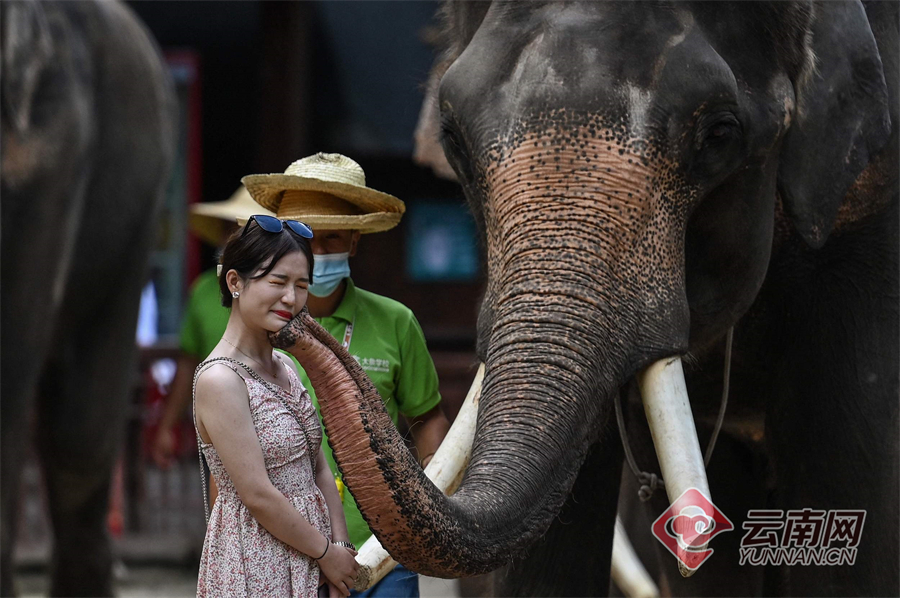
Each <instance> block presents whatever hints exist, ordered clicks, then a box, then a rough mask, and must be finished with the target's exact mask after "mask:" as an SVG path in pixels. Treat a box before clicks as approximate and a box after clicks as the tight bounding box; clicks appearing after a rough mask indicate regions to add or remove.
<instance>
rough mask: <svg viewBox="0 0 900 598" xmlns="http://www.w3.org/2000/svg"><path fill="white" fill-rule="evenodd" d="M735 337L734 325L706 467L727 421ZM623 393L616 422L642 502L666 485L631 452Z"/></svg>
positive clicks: (728, 339)
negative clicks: (645, 469)
mask: <svg viewBox="0 0 900 598" xmlns="http://www.w3.org/2000/svg"><path fill="white" fill-rule="evenodd" d="M733 339H734V328H733V327H732V328H729V329H728V334H727V335H726V336H725V371H724V373H723V380H722V402H721V404H720V405H719V415H718V417H717V418H716V425H715V427H714V428H713V433H712V436H710V438H709V444H708V445H707V447H706V455H705V456H704V457H703V465H704V466H705V467H709V461H710V459H712V455H713V451H714V450H715V448H716V440H718V438H719V431H720V430H721V429H722V423H723V422H724V421H725V409H726V408H727V407H728V392H729V387H730V379H731V346H732V341H733ZM621 394H622V393H618V394H617V395H616V398H615V401H614V403H615V405H616V422H618V424H619V436H620V437H621V438H622V447H623V448H624V449H625V460H626V461H627V462H628V467H629V468H630V469H631V473H633V474H634V477H635V478H636V479H637V481H638V484H640V488H639V489H638V497H639V498H640V499H641V502H647V501H648V500H650V498H651V497H652V496H653V493H654V492H656V489H657V488H658V487H659V486H660V485H664V484H665V482H664V481H663V479H662V478H661V477H659V476H658V475H656V474H655V473H652V472H649V471H643V470H641V468H640V467H638V464H637V461H636V460H635V458H634V453H632V452H631V443H630V442H629V441H628V432H627V431H626V430H625V417H624V415H623V413H622V397H621Z"/></svg>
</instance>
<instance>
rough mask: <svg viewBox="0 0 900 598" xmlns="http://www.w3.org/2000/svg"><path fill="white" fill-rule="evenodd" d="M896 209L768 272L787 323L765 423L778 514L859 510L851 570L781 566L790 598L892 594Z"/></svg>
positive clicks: (895, 552) (899, 556)
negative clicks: (794, 597) (862, 515)
mask: <svg viewBox="0 0 900 598" xmlns="http://www.w3.org/2000/svg"><path fill="white" fill-rule="evenodd" d="M896 205H897V204H896V200H895V203H894V207H893V208H892V209H891V210H890V211H889V213H888V214H886V215H884V216H880V217H873V218H870V219H868V220H867V221H864V222H862V223H860V226H859V227H858V229H856V230H853V231H846V232H844V233H843V234H842V235H840V236H838V237H835V238H833V239H830V240H829V242H828V243H827V244H826V245H825V246H824V247H823V248H822V249H820V250H819V251H818V252H816V253H815V254H813V255H811V254H810V253H809V252H808V251H807V250H806V249H805V248H801V249H794V250H793V255H792V256H791V257H793V258H794V262H793V264H794V265H793V266H792V267H790V268H789V269H779V270H777V271H775V273H774V274H775V277H776V280H777V281H778V282H779V283H780V284H779V287H777V289H776V290H778V291H779V292H780V294H778V295H775V296H773V297H772V298H771V299H772V301H771V304H773V305H779V306H781V308H782V309H783V311H784V314H785V318H784V321H783V322H781V323H780V326H779V327H778V329H779V330H780V334H781V337H780V338H781V339H783V341H784V342H783V346H782V349H781V352H780V353H779V354H778V355H776V356H775V358H776V359H777V362H776V364H777V365H776V366H775V367H773V371H774V372H776V376H775V378H776V383H777V385H776V387H775V388H776V389H777V391H778V393H777V394H775V395H774V396H773V397H772V400H771V401H770V407H769V410H768V413H767V417H766V436H767V441H768V445H769V450H770V451H771V453H772V457H773V463H774V467H775V474H776V483H777V486H776V496H775V500H774V506H775V508H777V509H783V510H785V511H788V510H791V509H795V510H799V509H812V510H813V511H818V512H823V511H824V512H827V511H831V510H838V509H840V510H864V511H865V512H866V515H865V522H864V525H863V528H862V533H861V536H860V537H859V543H858V546H856V548H857V550H858V552H857V554H856V559H855V563H854V564H853V565H849V564H846V563H843V564H837V565H826V566H802V565H796V566H792V567H784V568H783V569H784V570H783V573H784V576H785V584H786V585H785V588H784V592H785V593H786V594H790V595H801V594H802V595H820V596H824V595H837V596H851V595H853V596H856V595H861V596H896V595H898V593H900V579H898V576H900V571H898V567H897V563H898V562H900V538H898V530H900V514H898V496H900V484H898V471H900V470H898V445H900V438H898V403H897V397H898V392H900V391H898V376H900V372H898V366H900V363H898V336H897V330H898V314H897V296H898V279H897V272H898V263H897V245H896V240H897V218H898V214H897V209H896ZM885 243H889V244H890V245H889V247H890V248H889V249H884V244H885ZM825 266H827V268H826V267H825ZM781 289H784V290H783V291H782V290H781ZM829 531H831V530H825V532H824V533H828V532H829ZM826 543H827V541H826ZM820 544H821V542H820ZM843 544H845V542H844V541H835V542H834V546H841V545H843Z"/></svg>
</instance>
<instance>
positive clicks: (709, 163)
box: [688, 112, 743, 181]
mask: <svg viewBox="0 0 900 598" xmlns="http://www.w3.org/2000/svg"><path fill="white" fill-rule="evenodd" d="M742 139H743V131H742V128H741V123H740V121H738V119H737V117H736V116H735V115H734V114H733V113H732V112H718V113H711V114H706V115H704V116H702V117H701V118H700V122H699V123H697V128H696V130H695V132H694V144H693V152H691V155H690V158H689V162H688V171H689V172H690V174H691V176H692V177H695V178H696V179H697V180H698V181H699V180H703V179H709V178H710V177H718V176H720V175H722V174H723V173H725V172H727V171H728V170H729V169H730V168H732V167H733V166H734V165H735V164H736V163H737V160H738V159H739V155H740V149H741V147H742V145H743V144H742Z"/></svg>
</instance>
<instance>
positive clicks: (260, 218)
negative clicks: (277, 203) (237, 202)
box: [241, 214, 313, 239]
mask: <svg viewBox="0 0 900 598" xmlns="http://www.w3.org/2000/svg"><path fill="white" fill-rule="evenodd" d="M254 220H255V221H256V224H258V225H259V228H261V229H263V230H264V231H266V232H267V233H280V232H281V231H283V230H284V225H285V224H286V225H287V227H288V228H289V229H290V230H291V232H293V233H295V234H297V235H299V236H301V237H303V238H304V239H312V238H313V232H312V229H311V228H309V225H308V224H306V223H304V222H300V221H299V220H279V219H278V218H276V217H275V216H266V215H265V214H256V215H254V216H250V218H248V219H247V224H245V225H244V232H242V233H241V237H242V238H243V236H244V235H246V234H247V230H249V228H250V223H251V222H253V221H254Z"/></svg>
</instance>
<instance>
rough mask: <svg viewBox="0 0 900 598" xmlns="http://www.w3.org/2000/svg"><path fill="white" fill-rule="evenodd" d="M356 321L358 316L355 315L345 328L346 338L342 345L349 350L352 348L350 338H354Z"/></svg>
mask: <svg viewBox="0 0 900 598" xmlns="http://www.w3.org/2000/svg"><path fill="white" fill-rule="evenodd" d="M355 323H356V316H353V320H351V321H350V323H349V324H347V327H346V328H345V329H344V340H343V341H342V342H341V346H342V347H343V348H344V349H346V350H348V351H349V350H350V339H352V338H353V325H354V324H355Z"/></svg>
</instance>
